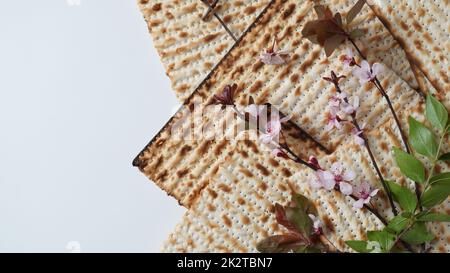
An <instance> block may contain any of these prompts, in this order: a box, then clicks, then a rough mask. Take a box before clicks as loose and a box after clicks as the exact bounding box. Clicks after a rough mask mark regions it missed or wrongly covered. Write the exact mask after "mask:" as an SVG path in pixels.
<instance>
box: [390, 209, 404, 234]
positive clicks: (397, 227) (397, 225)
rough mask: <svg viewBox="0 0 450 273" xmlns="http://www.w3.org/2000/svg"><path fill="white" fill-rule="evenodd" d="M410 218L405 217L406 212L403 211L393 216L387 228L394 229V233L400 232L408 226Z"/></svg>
mask: <svg viewBox="0 0 450 273" xmlns="http://www.w3.org/2000/svg"><path fill="white" fill-rule="evenodd" d="M409 220H410V219H409V218H408V217H405V214H404V213H402V214H400V215H397V216H395V217H394V218H392V220H391V221H390V222H389V224H388V226H387V228H388V229H390V230H392V231H393V232H394V233H399V232H401V231H402V230H404V229H405V228H406V226H407V225H408V223H409Z"/></svg>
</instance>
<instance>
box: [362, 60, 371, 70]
mask: <svg viewBox="0 0 450 273" xmlns="http://www.w3.org/2000/svg"><path fill="white" fill-rule="evenodd" d="M361 69H362V70H363V71H370V64H369V63H368V62H367V61H366V60H364V61H362V62H361Z"/></svg>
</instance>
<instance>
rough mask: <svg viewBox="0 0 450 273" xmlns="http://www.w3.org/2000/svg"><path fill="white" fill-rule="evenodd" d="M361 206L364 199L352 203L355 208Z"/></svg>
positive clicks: (360, 207)
mask: <svg viewBox="0 0 450 273" xmlns="http://www.w3.org/2000/svg"><path fill="white" fill-rule="evenodd" d="M363 206H364V199H358V201H356V202H355V203H353V207H354V208H355V209H362V207H363Z"/></svg>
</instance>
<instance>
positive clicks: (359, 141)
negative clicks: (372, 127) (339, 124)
mask: <svg viewBox="0 0 450 273" xmlns="http://www.w3.org/2000/svg"><path fill="white" fill-rule="evenodd" d="M353 141H354V142H355V143H356V144H357V145H359V146H363V145H364V139H363V138H362V137H360V136H358V135H354V136H353Z"/></svg>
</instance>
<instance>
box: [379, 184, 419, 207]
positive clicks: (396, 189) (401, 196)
mask: <svg viewBox="0 0 450 273" xmlns="http://www.w3.org/2000/svg"><path fill="white" fill-rule="evenodd" d="M386 183H387V185H388V187H389V189H390V190H391V192H392V195H393V197H394V200H395V201H396V202H397V203H398V204H399V205H400V207H401V208H402V209H403V210H405V211H408V212H414V210H415V209H416V206H417V198H416V195H415V194H414V193H413V192H412V191H411V190H410V189H408V188H406V187H403V186H400V185H398V184H397V183H395V182H392V181H386Z"/></svg>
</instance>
